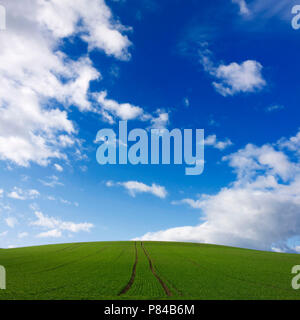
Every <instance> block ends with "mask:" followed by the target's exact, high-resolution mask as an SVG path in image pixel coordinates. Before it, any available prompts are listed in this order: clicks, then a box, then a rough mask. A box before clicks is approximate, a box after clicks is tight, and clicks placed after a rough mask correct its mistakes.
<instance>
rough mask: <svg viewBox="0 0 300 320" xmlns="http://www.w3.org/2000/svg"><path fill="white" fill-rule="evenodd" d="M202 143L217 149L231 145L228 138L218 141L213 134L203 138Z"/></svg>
mask: <svg viewBox="0 0 300 320" xmlns="http://www.w3.org/2000/svg"><path fill="white" fill-rule="evenodd" d="M204 144H205V145H206V146H212V147H213V148H216V149H218V150H224V149H226V148H227V147H229V146H231V145H232V142H231V141H230V140H229V139H226V140H224V141H219V140H217V136H216V135H215V134H213V135H210V136H207V137H206V138H205V140H204Z"/></svg>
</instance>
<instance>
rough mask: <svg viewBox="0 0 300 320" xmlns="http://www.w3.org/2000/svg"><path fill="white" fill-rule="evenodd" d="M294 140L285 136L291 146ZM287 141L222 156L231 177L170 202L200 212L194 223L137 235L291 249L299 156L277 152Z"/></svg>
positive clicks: (299, 224) (299, 204)
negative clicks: (215, 188) (211, 190)
mask: <svg viewBox="0 0 300 320" xmlns="http://www.w3.org/2000/svg"><path fill="white" fill-rule="evenodd" d="M298 134H299V133H298ZM298 134H297V136H298ZM297 136H296V137H297ZM293 138H295V137H292V138H291V139H286V140H287V141H289V142H290V143H291V144H293V143H294V144H295V145H296V144H297V139H296V138H295V139H293ZM286 140H285V139H282V140H280V141H279V142H278V143H275V144H274V145H268V144H267V145H263V146H261V147H259V146H254V145H251V144H249V145H247V146H246V147H245V148H243V149H241V150H239V151H238V152H235V153H233V154H231V155H229V156H227V157H224V161H227V162H228V163H229V165H230V166H231V167H232V168H233V169H234V171H235V173H236V176H237V178H236V180H235V181H233V182H232V183H231V184H230V185H229V186H227V187H224V188H223V189H221V190H220V191H219V192H218V193H217V194H215V195H206V194H202V195H200V196H199V198H198V199H183V200H180V201H177V202H175V203H174V202H173V203H174V204H179V203H184V204H187V205H189V206H190V207H192V208H194V209H197V210H199V212H201V223H200V224H199V225H197V226H184V227H178V228H172V229H168V230H162V231H158V232H150V233H147V234H145V235H144V236H142V237H140V238H139V239H142V240H168V241H195V242H203V243H215V244H222V245H231V246H240V247H248V248H255V249H262V250H273V249H274V250H275V249H276V250H277V251H278V250H281V251H294V248H292V247H290V246H289V240H290V239H293V238H297V237H299V235H300V217H299V212H300V195H299V188H300V158H299V156H298V155H297V154H296V159H297V160H295V154H292V155H291V156H290V157H289V155H288V154H285V153H284V152H282V151H281V150H280V148H282V142H284V141H286ZM289 148H290V150H292V149H293V148H292V147H291V146H289Z"/></svg>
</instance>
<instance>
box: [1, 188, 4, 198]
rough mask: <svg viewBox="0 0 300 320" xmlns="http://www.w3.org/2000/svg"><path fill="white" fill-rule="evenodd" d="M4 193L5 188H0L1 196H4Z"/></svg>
mask: <svg viewBox="0 0 300 320" xmlns="http://www.w3.org/2000/svg"><path fill="white" fill-rule="evenodd" d="M3 193H4V190H3V189H0V198H2V197H3Z"/></svg>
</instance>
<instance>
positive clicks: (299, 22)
mask: <svg viewBox="0 0 300 320" xmlns="http://www.w3.org/2000/svg"><path fill="white" fill-rule="evenodd" d="M292 14H294V15H295V16H294V18H293V19H292V27H293V29H295V30H298V29H300V5H299V4H298V5H295V6H294V7H293V8H292Z"/></svg>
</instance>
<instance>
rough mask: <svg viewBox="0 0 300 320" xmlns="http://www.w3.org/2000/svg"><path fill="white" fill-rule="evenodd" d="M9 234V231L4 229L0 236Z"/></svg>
mask: <svg viewBox="0 0 300 320" xmlns="http://www.w3.org/2000/svg"><path fill="white" fill-rule="evenodd" d="M7 234H8V231H3V232H1V233H0V237H5V236H6V235H7Z"/></svg>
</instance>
